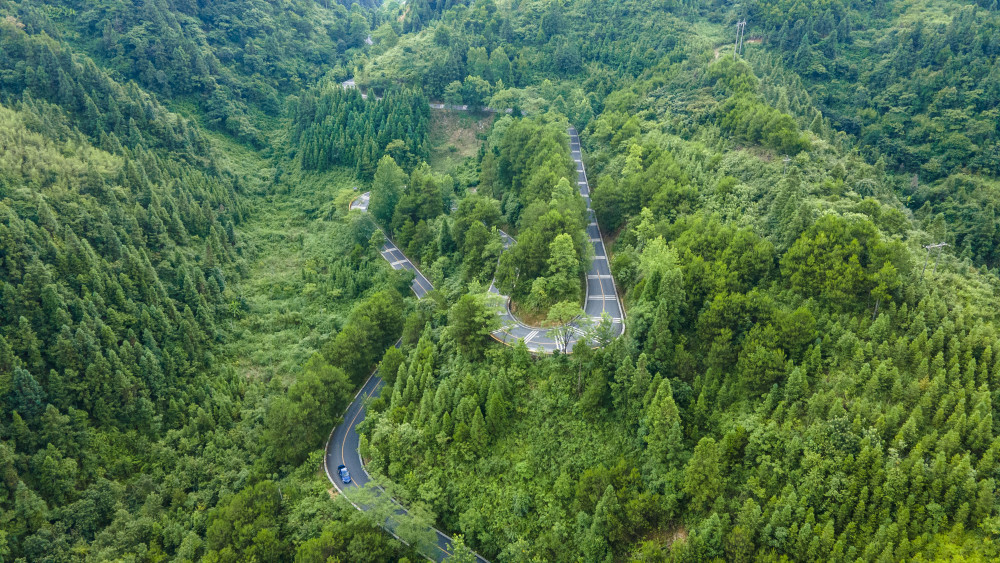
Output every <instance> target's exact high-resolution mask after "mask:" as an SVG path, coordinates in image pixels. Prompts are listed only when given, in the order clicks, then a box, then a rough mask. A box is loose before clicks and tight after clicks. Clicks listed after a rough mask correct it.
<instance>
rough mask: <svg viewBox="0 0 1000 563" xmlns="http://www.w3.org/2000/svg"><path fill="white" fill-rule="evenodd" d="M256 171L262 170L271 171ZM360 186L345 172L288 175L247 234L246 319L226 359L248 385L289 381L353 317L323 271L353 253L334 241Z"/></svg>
mask: <svg viewBox="0 0 1000 563" xmlns="http://www.w3.org/2000/svg"><path fill="white" fill-rule="evenodd" d="M231 154H238V153H231ZM253 155H254V153H252V152H247V153H244V156H246V157H248V159H247V160H246V161H244V162H241V163H240V164H241V165H249V164H252V162H251V161H250V158H249V157H252V156H253ZM257 164H258V165H259V166H261V167H263V168H257V169H258V170H262V169H266V165H267V164H268V163H267V161H263V160H262V161H261V162H259V163H257ZM272 173H273V172H272ZM356 185H359V182H357V180H356V179H355V178H354V176H353V174H351V173H349V172H347V171H345V170H335V171H331V172H325V173H309V174H303V173H299V172H295V173H291V174H287V175H285V176H284V177H282V178H281V179H280V180H279V181H278V182H277V183H276V184H274V185H273V186H271V189H270V190H268V193H266V194H263V195H262V196H261V198H260V200H259V202H258V204H257V209H255V210H254V211H253V212H252V215H251V218H250V219H249V221H247V223H245V224H244V225H243V226H242V228H241V230H240V233H241V236H242V237H244V241H243V242H244V243H245V245H246V246H247V247H248V249H249V250H248V252H247V262H248V264H247V270H248V271H247V274H248V275H247V276H245V278H244V280H243V281H241V282H239V283H238V284H237V285H238V286H237V287H236V288H234V289H235V292H236V295H237V296H238V299H240V300H242V302H243V303H245V307H244V309H245V312H244V313H243V314H241V315H239V318H238V319H236V320H233V321H231V322H230V325H229V327H227V328H230V329H231V330H232V333H233V337H232V338H231V339H230V344H229V348H230V350H228V351H227V352H228V353H227V354H226V355H227V357H230V358H234V363H235V367H236V369H238V370H239V371H240V372H241V373H242V374H243V375H244V376H245V377H247V378H250V379H262V380H265V381H267V380H270V379H271V378H273V377H281V378H284V379H287V378H289V376H291V375H292V374H294V373H295V372H296V371H297V370H298V368H299V366H301V365H302V364H304V363H305V361H306V360H307V359H308V358H309V356H310V355H312V354H313V353H314V352H315V351H317V350H318V349H319V348H320V347H321V346H322V344H323V343H324V342H325V341H326V340H327V339H328V338H329V337H330V336H331V335H332V334H333V333H335V331H336V329H337V328H338V327H339V326H340V324H341V322H342V320H343V319H344V318H345V317H346V316H347V313H348V312H349V311H350V308H351V306H352V304H353V300H352V299H349V298H347V297H344V296H343V295H342V293H341V292H340V291H339V289H338V288H335V287H332V286H331V283H330V282H329V276H328V273H327V272H326V267H327V266H328V265H330V264H332V263H334V262H335V261H336V259H337V256H338V255H341V254H343V253H344V252H348V251H349V250H350V249H345V248H344V246H345V245H344V244H343V243H339V242H337V241H339V240H343V238H344V237H343V235H344V233H345V229H346V228H347V226H346V223H344V222H343V221H342V218H343V217H344V216H345V215H346V212H347V211H346V210H347V203H348V202H349V201H350V199H351V198H352V196H353V195H354V194H355V193H356V192H355V191H354V190H353V189H352V188H353V186H356Z"/></svg>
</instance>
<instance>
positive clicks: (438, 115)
mask: <svg viewBox="0 0 1000 563" xmlns="http://www.w3.org/2000/svg"><path fill="white" fill-rule="evenodd" d="M494 117H495V116H494V115H492V114H487V115H481V114H476V113H470V112H465V111H448V110H437V109H435V110H431V130H430V135H429V138H430V143H431V149H430V159H429V164H430V165H431V168H432V169H434V171H435V172H438V173H444V174H453V173H454V172H455V171H456V169H457V168H459V167H460V166H462V165H463V163H464V162H465V161H466V160H467V159H469V158H474V157H475V156H476V153H477V152H479V145H480V144H482V142H483V140H484V139H485V136H486V133H487V132H488V131H489V128H490V126H491V125H492V124H493V119H494Z"/></svg>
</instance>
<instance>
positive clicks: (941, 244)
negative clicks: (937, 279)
mask: <svg viewBox="0 0 1000 563" xmlns="http://www.w3.org/2000/svg"><path fill="white" fill-rule="evenodd" d="M946 246H948V243H946V242H939V243H937V244H928V245H926V246H924V248H925V249H927V255H926V256H924V269H923V270H921V271H920V275H921V276H923V275H924V272H926V271H927V261H928V260H929V259H930V257H931V250H934V249H937V253H936V254H934V273H935V274H936V273H937V263H938V258H939V257H940V256H941V249H942V248H944V247H946Z"/></svg>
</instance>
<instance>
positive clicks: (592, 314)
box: [490, 127, 625, 353]
mask: <svg viewBox="0 0 1000 563" xmlns="http://www.w3.org/2000/svg"><path fill="white" fill-rule="evenodd" d="M569 148H570V155H571V156H572V158H573V162H575V163H576V172H577V186H578V187H579V189H580V195H581V196H582V197H583V200H584V201H585V202H586V203H587V219H588V221H589V224H588V225H587V237H589V239H590V243H591V244H592V245H594V259H593V261H592V262H591V264H590V270H588V271H587V290H586V302H585V303H584V307H583V310H584V313H585V314H586V316H587V320H589V321H590V323H594V324H596V323H599V322H601V318H602V316H603V315H604V314H605V313H607V314H608V316H609V317H611V323H612V325H611V328H612V333H613V334H614V336H621V335H622V334H623V333H624V332H625V314H624V312H623V311H624V309H623V308H622V303H621V300H619V298H618V290H617V289H616V288H615V280H614V278H613V277H612V276H611V268H610V267H609V265H608V252H607V250H606V249H605V248H604V240H603V237H602V236H601V227H600V226H599V225H598V224H597V217H596V216H595V215H594V210H593V209H591V207H590V184H589V183H588V182H587V171H586V170H585V169H584V167H583V155H582V153H581V152H580V137H579V136H578V135H577V133H576V129H574V128H572V127H570V128H569ZM500 234H501V235H502V237H503V242H504V248H505V249H506V248H509V247H510V246H512V245H513V244H515V243H516V241H515V240H514V239H513V238H511V237H510V236H509V235H508V234H507V233H504V232H502V231H501V233H500ZM490 293H492V294H494V295H497V296H499V297H500V298H501V299H503V302H504V307H503V310H502V311H501V314H500V318H501V321H500V324H501V328H500V329H499V330H497V331H494V332H493V338H495V339H497V340H499V341H501V342H504V343H505V344H507V343H510V344H513V343H514V342H517V341H518V340H519V339H521V340H524V343H525V344H526V345H527V346H528V349H529V350H534V351H536V352H542V353H552V352H554V351H555V350H557V349H559V343H558V342H556V339H555V338H554V337H553V336H552V335H551V334H549V331H548V330H547V329H545V328H542V327H536V326H530V325H527V324H524V323H522V322H521V321H520V320H518V319H517V317H515V316H514V314H513V313H512V312H511V310H510V299H509V298H508V297H507V296H506V295H501V294H500V292H499V291H498V290H497V288H496V286H494V285H490ZM581 324H582V323H579V322H578V323H571V327H572V334H571V335H570V337H569V339H568V342H567V346H566V348H567V351H571V350H572V349H573V346H574V345H575V344H576V343H577V342H579V341H580V339H581V338H583V336H584V333H585V327H583V326H581Z"/></svg>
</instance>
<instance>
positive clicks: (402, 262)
mask: <svg viewBox="0 0 1000 563" xmlns="http://www.w3.org/2000/svg"><path fill="white" fill-rule="evenodd" d="M369 197H370V194H368V193H364V194H361V196H360V197H358V198H357V199H355V200H354V201H352V202H351V207H350V208H351V209H357V210H361V211H367V210H368V201H369ZM376 227H378V226H377V225H376ZM379 230H380V231H381V228H379ZM383 234H384V233H383ZM381 253H382V257H383V258H385V259H386V261H388V262H389V264H390V265H391V266H392V267H393V269H395V270H404V269H405V270H410V271H412V272H413V273H414V278H413V283H412V284H411V285H410V289H411V290H413V293H414V295H416V296H417V298H418V299H422V298H423V297H424V296H425V295H427V293H428V292H430V291H431V290H432V289H434V286H432V285H431V282H430V281H428V279H427V278H426V277H425V276H424V275H423V274H422V273H421V272H420V270H418V269H417V267H416V266H414V265H413V263H412V262H410V260H409V259H408V258H407V257H406V256H404V255H403V253H402V251H400V250H399V248H397V247H396V245H395V244H393V242H392V241H391V240H389V237H386V238H385V242H384V243H383V244H382V249H381ZM396 345H397V346H399V343H398V342H397V343H396ZM383 386H384V385H383V382H382V378H381V377H379V375H378V370H377V369H376V370H375V371H374V372H373V373H372V374H371V376H369V377H368V381H365V384H364V385H363V386H362V387H361V390H360V391H358V394H357V395H355V397H354V400H353V401H352V402H351V404H350V405H349V406H348V407H347V412H345V413H344V422H343V423H341V424H340V425H338V426H337V427H336V428H334V429H333V431H332V432H331V433H330V438H329V440H327V444H326V452H325V454H324V457H323V469H324V471H325V472H326V477H327V479H329V480H330V482H331V483H333V486H334V487H336V488H337V490H338V491H340V493H341V494H343V495H344V497H345V498H347V499H348V500H350V496H349V495H348V494H345V493H346V492H347V491H348V490H350V489H351V488H354V487H364V486H365V485H367V484H368V483H369V482H370V481H371V477H370V476H369V475H368V472H367V471H365V467H364V463H363V462H362V460H361V453H360V450H359V446H360V437H359V436H358V432H357V427H358V425H359V424H361V423H362V422H364V420H365V405H366V403H367V402H368V401H369V400H370V399H374V398H376V397H378V396H379V394H380V393H381V392H382V388H383ZM340 465H344V466H346V467H347V470H348V471H349V472H350V474H351V483H350V484H345V483H343V482H342V481H341V480H340V476H339V475H337V474H336V471H337V467H338V466H340ZM393 502H395V501H393ZM351 504H354V507H355V508H357V509H358V510H364V507H361V506H359V505H357V504H355V503H354V502H353V501H352V502H351ZM396 505H397V506H398V507H399V509H398V510H397V511H396V512H397V514H405V513H406V509H405V508H403V507H402V505H400V504H399V503H396ZM383 527H384V528H386V530H388V531H389V533H392V534H393V535H394V536H395V535H396V534H395V533H394V532H393V527H394V526H393V525H392V523H391V522H386V524H385V525H383ZM434 533H435V534H436V536H437V537H436V540H435V546H436V548H437V549H436V550H435V552H434V553H432V554H424V555H426V556H427V558H428V559H430V560H432V561H444V560H445V559H447V558H448V557H449V556H450V555H451V553H452V549H451V541H452V540H451V537H450V536H448V535H447V534H445V533H444V532H442V531H441V530H438V529H437V528H434ZM396 538H397V539H400V541H402V538H399V536H396ZM476 561H477V562H478V563H489V561H488V560H486V559H484V558H483V557H482V556H480V555H479V554H476Z"/></svg>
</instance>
